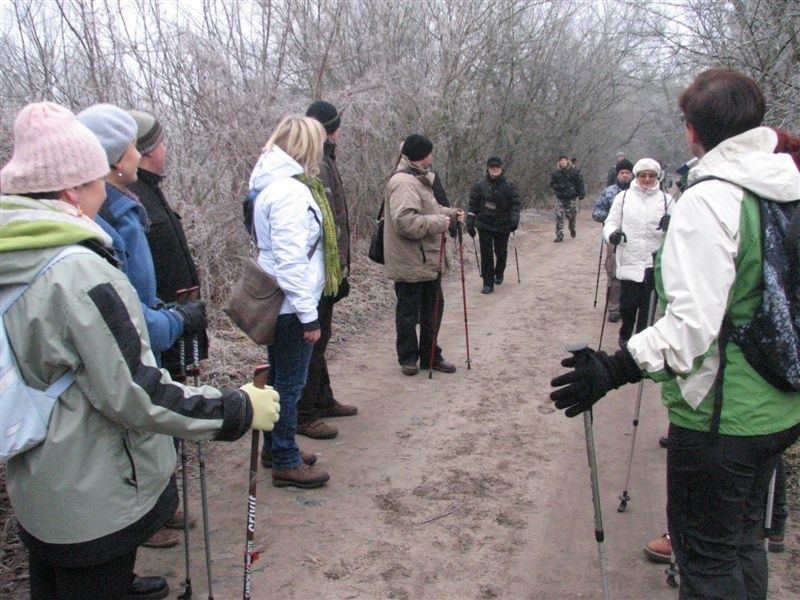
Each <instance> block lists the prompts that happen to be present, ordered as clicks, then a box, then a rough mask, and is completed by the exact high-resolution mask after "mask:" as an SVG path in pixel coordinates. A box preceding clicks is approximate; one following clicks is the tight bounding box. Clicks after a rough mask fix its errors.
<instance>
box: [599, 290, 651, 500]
mask: <svg viewBox="0 0 800 600" xmlns="http://www.w3.org/2000/svg"><path fill="white" fill-rule="evenodd" d="M655 314H656V290H655V288H654V289H653V290H652V291H651V292H650V304H649V306H648V308H647V326H648V327H649V326H650V325H652V324H653V320H654V319H655ZM604 322H605V321H604ZM643 389H644V379H642V380H640V381H639V385H638V387H637V389H636V409H635V410H634V412H633V434H632V435H631V451H630V453H629V454H628V474H627V475H626V476H625V487H624V488H623V490H622V493H621V494H620V495H619V506H618V507H617V512H625V509H626V508H628V502H629V501H630V499H631V497H630V495H628V486H629V485H630V483H631V466H632V465H633V449H634V447H635V446H636V431H637V430H638V429H639V411H640V410H641V408H642V391H643Z"/></svg>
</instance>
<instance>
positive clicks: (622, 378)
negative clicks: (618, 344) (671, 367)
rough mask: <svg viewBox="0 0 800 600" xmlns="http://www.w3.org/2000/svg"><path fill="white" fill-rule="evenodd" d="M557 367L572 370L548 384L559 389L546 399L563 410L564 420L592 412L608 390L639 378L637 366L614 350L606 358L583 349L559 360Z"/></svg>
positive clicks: (588, 349)
mask: <svg viewBox="0 0 800 600" xmlns="http://www.w3.org/2000/svg"><path fill="white" fill-rule="evenodd" d="M561 366H563V367H569V368H572V369H573V370H572V371H569V372H568V373H564V374H563V375H559V376H558V377H556V378H555V379H553V380H552V381H551V382H550V385H551V386H552V387H557V388H559V389H557V390H555V391H553V392H551V393H550V399H551V400H553V401H554V402H555V403H556V408H559V409H564V408H566V409H567V410H566V415H567V416H568V417H574V416H575V415H578V414H580V413H582V412H584V411H586V410H589V409H590V408H592V405H593V404H594V403H595V402H597V401H598V400H599V399H600V398H602V397H603V396H605V395H606V392H607V391H608V390H612V389H617V388H618V387H620V386H622V385H624V384H626V383H636V382H637V381H639V380H641V378H642V374H641V372H640V371H639V366H638V365H637V364H636V362H635V361H634V360H633V357H632V356H631V355H630V352H628V351H627V350H618V351H617V353H616V354H614V355H612V356H609V355H608V354H606V353H605V352H602V351H600V352H595V351H594V350H592V349H591V348H586V349H585V350H582V351H580V352H577V353H576V354H574V355H573V356H570V357H569V358H565V359H564V360H562V361H561ZM561 386H566V387H561Z"/></svg>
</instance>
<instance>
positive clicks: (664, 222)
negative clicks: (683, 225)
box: [656, 215, 669, 232]
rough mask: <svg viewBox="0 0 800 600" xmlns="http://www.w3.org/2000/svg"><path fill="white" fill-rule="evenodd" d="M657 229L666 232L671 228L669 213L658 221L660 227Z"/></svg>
mask: <svg viewBox="0 0 800 600" xmlns="http://www.w3.org/2000/svg"><path fill="white" fill-rule="evenodd" d="M656 229H660V230H661V231H664V232H666V231H667V229H669V215H664V216H663V217H661V220H660V221H659V222H658V227H656Z"/></svg>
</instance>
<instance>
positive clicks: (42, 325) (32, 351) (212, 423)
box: [0, 196, 252, 559]
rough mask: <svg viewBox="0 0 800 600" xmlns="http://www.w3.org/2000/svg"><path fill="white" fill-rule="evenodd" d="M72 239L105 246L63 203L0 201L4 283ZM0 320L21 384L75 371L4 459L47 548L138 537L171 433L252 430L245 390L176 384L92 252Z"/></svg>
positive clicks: (203, 435)
mask: <svg viewBox="0 0 800 600" xmlns="http://www.w3.org/2000/svg"><path fill="white" fill-rule="evenodd" d="M70 244H83V245H87V246H90V247H92V246H94V247H96V248H97V249H98V250H99V251H100V253H102V249H103V248H104V247H110V245H111V240H110V238H108V236H107V235H106V234H105V233H104V232H103V231H102V230H101V229H100V228H99V227H98V226H97V225H96V224H95V223H94V222H93V221H92V220H91V219H89V218H87V217H85V216H82V215H80V214H79V213H77V212H76V211H75V209H74V208H73V207H71V206H70V205H68V204H66V203H64V202H61V201H58V200H32V199H30V198H23V197H19V196H2V197H0V276H2V282H3V284H4V285H6V284H17V283H27V282H29V281H31V279H32V278H33V276H34V274H35V273H36V272H38V270H39V269H40V268H41V266H42V265H43V264H45V263H46V262H47V261H48V260H49V259H50V258H51V257H52V256H54V255H55V254H56V253H57V252H59V251H60V250H61V249H62V248H63V247H64V246H67V245H70ZM4 323H5V327H6V330H7V332H8V338H9V341H10V343H11V346H12V348H13V350H14V353H15V355H16V357H17V361H18V363H19V366H20V370H21V372H22V376H23V377H24V379H25V380H26V381H27V383H28V384H29V385H31V386H33V387H37V388H40V389H44V388H46V387H47V385H48V384H49V383H51V382H53V381H55V379H57V378H58V377H59V376H60V375H61V374H62V373H63V372H64V371H65V370H68V369H71V370H73V371H74V372H75V374H76V377H75V382H74V383H73V384H72V385H71V386H70V387H69V388H68V389H67V390H66V391H65V392H64V393H63V394H62V395H61V396H60V397H59V399H58V402H57V403H56V405H55V408H54V410H53V413H52V417H51V419H50V423H49V428H48V433H47V438H46V439H45V441H44V442H43V443H42V444H40V445H38V446H36V447H35V448H32V449H31V450H29V451H27V452H24V453H22V454H20V455H18V456H16V457H14V458H12V459H11V460H9V462H8V474H7V475H8V481H7V483H8V493H9V496H10V498H11V504H12V506H13V508H14V511H15V513H16V516H17V518H18V519H19V521H20V523H21V525H22V527H23V528H24V530H25V531H26V532H27V533H28V534H30V536H33V538H34V540H35V541H37V542H38V543H40V544H43V545H44V546H45V547H46V549H47V550H48V551H52V548H53V547H55V548H61V549H63V548H69V549H73V550H78V549H79V548H80V547H81V545H84V546H85V545H87V544H91V543H92V542H95V541H97V540H105V541H106V542H113V543H112V544H108V543H107V544H106V546H109V545H110V546H111V547H110V548H109V550H108V553H109V556H108V557H107V558H108V559H110V558H112V557H113V554H114V553H120V551H126V550H125V548H121V547H120V546H129V548H128V550H127V551H129V550H130V549H132V548H135V547H136V545H138V544H140V543H141V542H142V541H144V540H143V539H140V538H141V537H142V536H145V535H146V534H147V532H146V531H144V529H142V528H141V527H140V528H138V529H137V527H136V524H137V523H138V522H140V520H142V519H143V518H144V517H145V516H146V515H148V514H149V515H150V516H149V517H148V518H150V519H151V520H152V519H154V518H156V517H153V515H152V512H153V508H154V507H155V506H156V503H157V501H158V500H159V498H160V496H161V495H162V494H163V493H164V491H165V489H166V488H167V484H168V482H169V479H170V477H171V475H172V473H173V470H174V468H175V459H176V456H175V449H174V446H173V442H172V439H171V437H170V436H175V437H180V438H186V439H191V440H210V439H216V440H235V439H238V438H239V437H241V436H242V435H244V433H246V432H247V430H248V429H249V427H250V423H251V421H252V408H251V406H250V402H249V400H248V399H247V397H246V396H245V395H244V394H243V393H242V392H240V391H238V390H228V391H220V390H217V389H214V388H211V387H206V386H204V387H202V388H190V387H184V386H182V385H179V384H177V383H175V382H173V381H172V380H171V379H170V377H169V374H168V373H167V372H166V371H163V370H160V369H158V368H157V367H156V362H155V358H154V356H153V354H152V352H151V351H150V346H149V340H148V336H147V329H146V326H145V322H144V318H143V316H142V312H141V306H140V302H139V299H138V296H137V295H136V291H135V290H134V289H133V287H132V286H131V284H130V283H129V282H128V280H127V278H126V277H125V275H124V274H123V273H122V272H121V271H119V270H117V269H116V268H115V267H114V266H112V265H111V264H110V263H109V262H108V261H107V260H105V259H104V258H103V257H102V256H101V255H100V254H96V253H79V254H73V255H70V256H68V257H66V258H63V259H62V260H60V261H59V262H57V263H56V264H54V265H53V266H52V267H51V268H50V269H48V271H47V272H45V273H44V274H43V275H42V276H41V277H39V278H38V279H37V280H36V281H35V282H33V284H32V285H31V286H30V287H29V288H28V289H27V291H26V292H25V293H24V294H23V295H22V296H21V297H20V298H19V299H18V300H17V301H16V302H15V303H14V304H13V305H12V306H11V308H10V309H9V310H8V312H7V313H6V314H5V316H4ZM173 495H174V494H173ZM168 517H169V515H166V518H168ZM156 520H157V518H156ZM155 525H157V524H156V523H151V524H150V525H149V526H148V527H150V528H151V529H152V526H155ZM145 529H146V528H145ZM123 531H124V532H125V535H124V536H123V537H119V536H118V534H119V532H123ZM115 536H117V537H115ZM23 539H24V538H23ZM145 539H146V538H145ZM50 545H67V546H52V547H50Z"/></svg>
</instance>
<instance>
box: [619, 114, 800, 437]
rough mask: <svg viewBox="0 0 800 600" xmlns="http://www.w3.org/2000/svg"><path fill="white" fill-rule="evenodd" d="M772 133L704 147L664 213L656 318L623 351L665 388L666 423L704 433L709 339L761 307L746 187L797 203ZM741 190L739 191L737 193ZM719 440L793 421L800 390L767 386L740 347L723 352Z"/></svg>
mask: <svg viewBox="0 0 800 600" xmlns="http://www.w3.org/2000/svg"><path fill="white" fill-rule="evenodd" d="M776 143H777V136H776V135H775V132H774V131H772V130H771V129H769V128H766V127H757V128H755V129H751V130H749V131H746V132H745V133H742V134H740V135H738V136H735V137H732V138H729V139H727V140H725V141H723V142H722V143H720V144H719V145H718V146H717V147H715V148H713V149H712V150H711V151H710V152H708V153H707V154H706V155H705V156H703V158H702V159H701V160H700V161H699V162H698V163H697V165H696V166H695V167H694V168H693V169H692V170H691V172H690V173H689V183H690V184H691V182H692V181H696V180H697V179H699V178H701V177H708V176H715V177H719V178H722V179H725V180H727V181H730V182H734V183H735V184H737V185H734V183H728V182H727V181H720V180H713V179H712V180H708V181H703V182H700V183H698V184H697V185H696V186H694V187H691V188H690V189H688V190H687V191H686V193H685V194H683V196H681V199H680V201H679V202H678V203H677V205H676V206H675V209H674V210H673V212H672V219H671V221H670V226H669V230H668V232H667V235H666V237H665V239H664V243H663V245H662V247H661V250H660V251H659V255H658V257H657V260H656V268H655V270H656V285H657V289H658V293H659V299H660V308H661V310H662V312H663V313H664V314H663V316H662V317H661V318H660V319H658V320H657V321H656V322H655V323H654V324H653V326H652V327H649V328H647V329H645V330H644V331H642V332H641V333H639V334H637V335H635V336H633V337H632V338H631V339H630V340H629V342H628V350H629V351H630V352H631V355H632V356H633V358H634V360H635V361H636V362H637V364H638V365H639V366H640V368H641V369H642V370H643V371H644V372H645V374H646V375H647V376H649V377H650V378H652V379H654V380H656V381H662V382H664V384H663V386H662V399H663V402H664V404H665V405H666V407H667V408H668V409H669V418H670V422H671V423H674V424H676V425H679V426H681V427H685V428H688V429H692V430H696V431H709V430H710V423H711V414H712V410H713V404H714V393H715V389H714V378H715V376H716V374H717V370H718V367H719V352H718V349H717V337H718V335H719V331H720V328H721V324H722V319H723V316H724V315H725V313H726V312H728V313H729V314H730V317H731V320H732V321H733V324H734V325H740V324H742V323H745V322H747V321H749V320H750V318H751V317H752V315H753V313H754V312H755V310H756V309H757V308H758V306H759V305H760V302H761V281H762V273H761V260H762V259H761V231H760V216H759V211H758V202H757V201H755V200H750V199H748V201H746V202H743V198H744V192H743V190H742V188H747V189H749V190H751V191H752V192H754V193H755V194H757V195H759V196H761V197H764V198H769V199H772V200H775V201H778V202H786V201H791V200H796V199H798V198H800V173H798V171H797V169H796V168H795V165H794V163H793V162H792V159H791V158H790V157H789V156H788V155H786V154H774V153H773V149H774V148H775V145H776ZM740 186H741V187H740ZM726 357H727V365H726V368H725V372H724V380H723V394H722V396H723V403H722V414H721V421H720V429H719V431H720V433H721V434H724V435H735V436H755V435H766V434H770V433H775V432H778V431H783V430H784V429H787V428H789V427H792V426H794V425H796V424H797V423H798V422H800V393H786V392H782V391H780V390H778V389H776V388H774V387H773V386H771V385H770V384H769V383H767V382H766V381H765V380H764V379H763V378H762V377H761V376H760V375H759V374H758V373H757V372H756V371H755V370H754V369H753V368H752V367H751V366H750V365H749V363H747V361H746V360H745V359H744V356H743V355H742V352H741V350H740V349H739V347H738V346H737V345H736V344H735V343H733V342H730V343H729V344H728V346H727V348H726Z"/></svg>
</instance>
